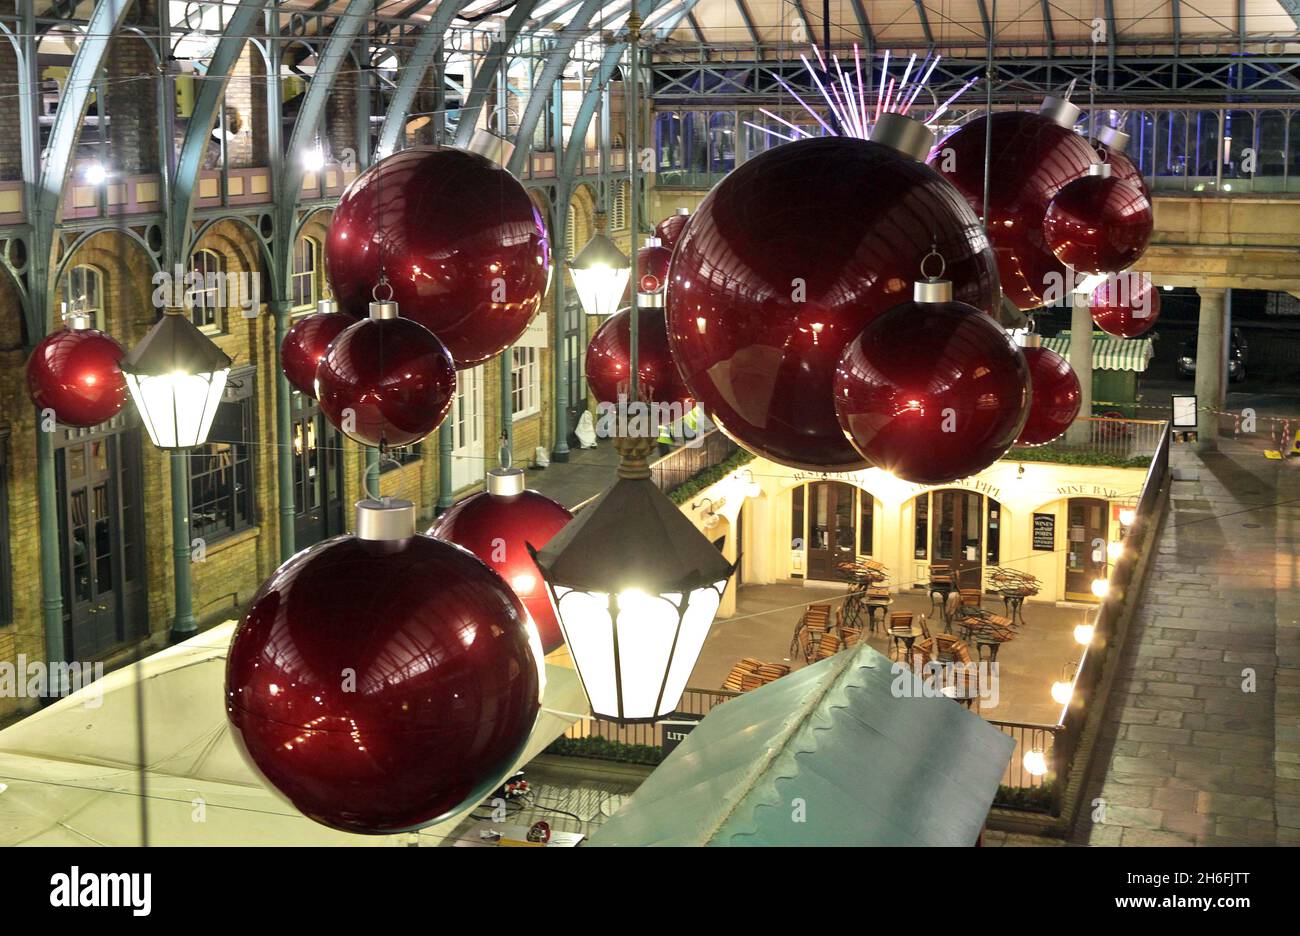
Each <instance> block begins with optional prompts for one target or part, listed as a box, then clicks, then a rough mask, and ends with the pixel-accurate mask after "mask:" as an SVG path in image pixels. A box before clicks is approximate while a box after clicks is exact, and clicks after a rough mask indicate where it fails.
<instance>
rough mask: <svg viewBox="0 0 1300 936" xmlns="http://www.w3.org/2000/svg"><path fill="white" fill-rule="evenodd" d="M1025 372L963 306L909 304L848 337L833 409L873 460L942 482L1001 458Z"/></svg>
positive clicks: (995, 333) (1005, 339)
mask: <svg viewBox="0 0 1300 936" xmlns="http://www.w3.org/2000/svg"><path fill="white" fill-rule="evenodd" d="M1029 401H1030V387H1029V368H1028V365H1026V363H1025V358H1024V355H1022V354H1021V353H1020V349H1019V348H1017V347H1016V345H1015V343H1014V342H1012V340H1011V337H1010V336H1009V335H1008V334H1007V332H1006V331H1005V330H1004V329H1003V328H1002V326H1000V325H998V323H997V322H995V321H993V319H992V318H990V317H989V316H987V315H982V314H980V312H979V311H978V310H976V309H974V308H972V307H971V306H968V305H966V304H965V303H961V302H946V303H914V302H908V303H904V304H903V305H900V306H897V307H895V308H894V309H891V310H890V311H888V312H886V313H885V314H884V315H882V316H880V317H879V318H878V319H876V320H875V321H874V322H872V323H871V324H870V325H868V326H867V327H866V328H865V329H864V330H863V331H862V334H860V335H859V336H858V337H857V338H855V339H854V340H853V341H852V342H851V343H850V344H849V346H848V347H847V348H845V349H844V354H843V356H842V357H841V359H840V363H839V367H838V368H837V370H836V372H835V411H836V413H837V415H838V416H839V420H840V425H841V426H843V429H844V433H845V435H847V436H848V437H849V438H850V439H852V440H853V444H854V445H855V446H856V447H857V449H858V450H859V451H860V452H862V455H863V457H864V458H866V459H867V460H869V461H870V462H871V463H872V464H874V465H876V466H878V467H880V468H883V469H885V470H886V471H889V472H891V473H893V474H894V475H896V476H897V477H899V478H902V479H903V480H905V481H912V482H915V483H917V484H946V483H947V482H949V481H956V480H957V479H958V478H966V477H969V476H970V475H973V474H976V473H977V472H980V471H982V470H984V469H985V468H987V467H988V466H989V465H991V464H993V463H994V462H995V461H997V460H998V459H999V458H1001V457H1002V456H1003V455H1004V454H1005V453H1006V451H1007V449H1008V448H1010V447H1011V444H1012V443H1013V442H1014V441H1015V440H1016V436H1018V435H1019V434H1020V430H1021V427H1022V426H1023V425H1024V422H1025V417H1026V414H1027V411H1028V407H1029Z"/></svg>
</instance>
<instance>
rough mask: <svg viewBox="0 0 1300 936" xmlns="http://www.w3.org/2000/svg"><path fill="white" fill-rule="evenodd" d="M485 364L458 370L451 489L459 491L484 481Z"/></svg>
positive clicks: (452, 431) (452, 440) (454, 405)
mask: <svg viewBox="0 0 1300 936" xmlns="http://www.w3.org/2000/svg"><path fill="white" fill-rule="evenodd" d="M484 452H485V450H484V446H483V365H482V364H480V365H479V366H478V367H472V368H470V369H468V370H463V371H457V372H456V399H455V401H454V402H453V403H452V405H451V489H452V490H453V491H459V490H460V489H461V488H464V487H468V486H469V485H471V484H477V483H478V482H479V481H482V480H483V476H484V473H485V471H486V467H485V466H486V462H485V461H484Z"/></svg>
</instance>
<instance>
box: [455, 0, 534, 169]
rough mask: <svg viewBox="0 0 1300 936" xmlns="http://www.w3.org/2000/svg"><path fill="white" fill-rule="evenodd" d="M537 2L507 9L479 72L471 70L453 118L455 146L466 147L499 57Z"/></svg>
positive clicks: (523, 2)
mask: <svg viewBox="0 0 1300 936" xmlns="http://www.w3.org/2000/svg"><path fill="white" fill-rule="evenodd" d="M536 5H537V0H519V4H518V6H516V7H515V8H514V9H513V10H511V11H510V17H509V19H507V20H506V24H505V27H504V28H503V29H502V30H501V38H499V39H498V40H497V41H496V42H494V43H492V46H491V48H489V49H488V51H487V54H486V55H485V56H484V57H483V61H482V63H481V64H480V65H479V67H478V71H476V72H475V73H474V82H473V84H472V85H471V86H470V91H469V95H468V96H467V97H466V98H465V100H463V101H461V104H460V113H459V114H458V115H457V119H456V137H455V145H456V146H460V147H465V146H469V141H470V140H471V139H472V138H473V137H474V124H475V123H476V122H477V120H478V113H479V111H481V110H482V109H483V104H484V102H485V101H486V100H487V95H488V89H489V88H491V86H492V82H493V81H494V80H495V79H496V77H497V74H498V73H499V72H500V70H501V60H502V58H503V57H504V56H506V55H507V54H509V52H510V47H511V46H512V45H514V44H515V37H516V36H518V35H519V30H521V29H523V27H524V24H525V23H527V22H528V15H529V14H530V13H532V12H533V8H534V7H535V6H536Z"/></svg>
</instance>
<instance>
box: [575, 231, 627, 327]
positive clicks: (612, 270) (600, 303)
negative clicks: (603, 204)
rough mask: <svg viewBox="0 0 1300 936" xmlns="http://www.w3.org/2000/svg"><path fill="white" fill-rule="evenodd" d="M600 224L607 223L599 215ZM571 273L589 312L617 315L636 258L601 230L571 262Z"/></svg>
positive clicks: (580, 299)
mask: <svg viewBox="0 0 1300 936" xmlns="http://www.w3.org/2000/svg"><path fill="white" fill-rule="evenodd" d="M596 223H597V225H598V227H600V228H603V226H604V222H603V220H602V219H601V218H600V217H598V218H597V221H596ZM569 275H570V276H572V277H573V288H574V289H576V290H577V292H578V301H579V302H581V303H582V311H583V312H585V313H587V314H588V315H613V314H614V313H615V312H617V311H618V306H619V303H620V301H621V300H622V298H623V292H624V290H626V289H627V281H628V279H629V278H630V277H631V275H632V261H630V260H629V259H628V258H627V257H626V256H625V255H624V253H623V251H621V250H619V249H618V245H617V244H615V243H614V242H613V241H612V240H610V238H609V235H607V234H606V233H605V232H604V230H600V229H598V230H597V231H596V233H595V234H593V235H591V240H589V241H587V246H585V247H583V248H582V249H581V250H580V251H578V253H577V255H576V256H575V257H574V258H573V259H572V260H570V261H569Z"/></svg>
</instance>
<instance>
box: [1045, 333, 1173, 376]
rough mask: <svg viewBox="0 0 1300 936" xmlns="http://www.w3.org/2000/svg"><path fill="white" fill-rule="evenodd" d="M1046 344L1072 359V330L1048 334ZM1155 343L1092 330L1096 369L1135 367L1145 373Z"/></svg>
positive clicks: (1153, 352) (1094, 365) (1046, 346)
mask: <svg viewBox="0 0 1300 936" xmlns="http://www.w3.org/2000/svg"><path fill="white" fill-rule="evenodd" d="M1043 347H1044V348H1049V349H1051V350H1052V351H1055V352H1056V353H1057V354H1059V355H1060V356H1061V357H1063V358H1065V359H1066V360H1067V361H1068V360H1069V359H1070V332H1069V331H1068V330H1067V331H1063V332H1059V333H1058V334H1057V335H1056V336H1055V337H1053V338H1044V339H1043ZM1155 354H1156V351H1155V347H1154V345H1153V343H1152V341H1151V339H1149V338H1116V337H1115V336H1113V335H1108V334H1106V333H1105V332H1097V331H1095V332H1093V333H1092V369H1093V370H1118V371H1135V372H1136V373H1139V374H1140V373H1142V372H1143V371H1144V370H1146V369H1147V363H1148V362H1150V360H1151V359H1152V358H1153V357H1155Z"/></svg>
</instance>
